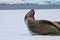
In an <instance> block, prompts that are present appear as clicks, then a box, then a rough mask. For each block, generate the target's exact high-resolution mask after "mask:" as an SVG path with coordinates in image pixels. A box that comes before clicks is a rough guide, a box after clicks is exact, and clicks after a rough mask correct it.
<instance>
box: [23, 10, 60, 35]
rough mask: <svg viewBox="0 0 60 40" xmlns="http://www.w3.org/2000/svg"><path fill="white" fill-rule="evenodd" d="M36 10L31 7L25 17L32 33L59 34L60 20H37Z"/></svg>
mask: <svg viewBox="0 0 60 40" xmlns="http://www.w3.org/2000/svg"><path fill="white" fill-rule="evenodd" d="M34 14H35V11H34V9H31V10H30V11H29V12H28V13H27V14H26V15H25V17H24V21H25V24H26V25H27V27H28V28H29V31H30V33H31V34H32V35H39V34H41V35H47V34H59V35H60V22H55V21H52V22H51V21H48V20H35V18H34Z"/></svg>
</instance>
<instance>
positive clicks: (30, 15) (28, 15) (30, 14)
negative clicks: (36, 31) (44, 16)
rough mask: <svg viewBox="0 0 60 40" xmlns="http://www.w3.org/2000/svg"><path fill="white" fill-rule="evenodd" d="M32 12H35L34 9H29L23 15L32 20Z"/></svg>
mask: <svg viewBox="0 0 60 40" xmlns="http://www.w3.org/2000/svg"><path fill="white" fill-rule="evenodd" d="M34 14H35V11H34V9H31V10H30V11H29V12H28V13H27V14H26V15H25V19H27V18H31V19H32V20H34Z"/></svg>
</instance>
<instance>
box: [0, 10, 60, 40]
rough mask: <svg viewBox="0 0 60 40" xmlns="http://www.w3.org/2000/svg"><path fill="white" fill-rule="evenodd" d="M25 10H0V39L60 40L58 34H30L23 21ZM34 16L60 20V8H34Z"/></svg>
mask: <svg viewBox="0 0 60 40" xmlns="http://www.w3.org/2000/svg"><path fill="white" fill-rule="evenodd" d="M29 10H30V9H28V10H27V9H26V10H0V40H53V39H54V40H60V36H48V35H46V36H44V35H31V34H30V32H29V30H28V28H27V26H26V25H25V22H24V16H25V15H26V13H27V12H28V11H29ZM35 13H36V14H35V18H36V19H37V20H39V19H45V20H50V21H59V20H60V9H41V10H40V9H39V10H36V9H35Z"/></svg>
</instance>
